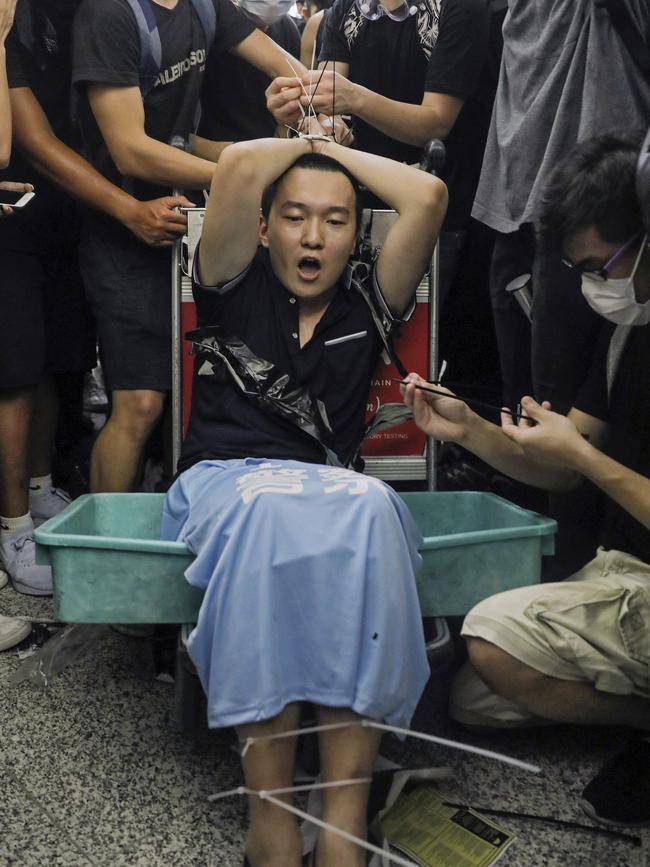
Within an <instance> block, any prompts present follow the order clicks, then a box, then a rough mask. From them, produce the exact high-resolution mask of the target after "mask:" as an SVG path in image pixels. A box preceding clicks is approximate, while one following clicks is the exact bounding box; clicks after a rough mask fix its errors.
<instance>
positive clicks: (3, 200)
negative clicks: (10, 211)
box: [0, 187, 36, 208]
mask: <svg viewBox="0 0 650 867" xmlns="http://www.w3.org/2000/svg"><path fill="white" fill-rule="evenodd" d="M35 195H36V193H34V192H29V193H25V192H23V190H3V189H2V187H0V205H8V206H9V207H11V208H24V207H25V205H28V204H29V203H30V202H31V200H32V199H33V198H34V196H35Z"/></svg>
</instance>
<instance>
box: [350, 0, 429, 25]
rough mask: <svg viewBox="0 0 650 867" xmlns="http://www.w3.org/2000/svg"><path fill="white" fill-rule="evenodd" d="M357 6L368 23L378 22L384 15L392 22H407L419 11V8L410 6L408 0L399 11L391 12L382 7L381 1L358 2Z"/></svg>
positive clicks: (361, 0)
mask: <svg viewBox="0 0 650 867" xmlns="http://www.w3.org/2000/svg"><path fill="white" fill-rule="evenodd" d="M356 4H357V8H358V10H359V12H360V13H361V14H362V15H363V17H364V18H366V19H367V20H368V21H377V20H378V19H379V18H381V17H382V15H387V16H388V17H389V18H390V19H391V20H392V21H405V20H406V19H407V18H408V17H409V15H415V14H416V12H417V11H418V7H417V6H413V5H410V4H409V3H408V2H407V0H404V2H403V3H402V5H401V6H398V8H397V9H390V10H389V9H386V7H385V6H382V5H381V3H380V2H379V0H356Z"/></svg>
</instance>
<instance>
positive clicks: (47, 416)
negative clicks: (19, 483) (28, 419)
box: [29, 379, 59, 476]
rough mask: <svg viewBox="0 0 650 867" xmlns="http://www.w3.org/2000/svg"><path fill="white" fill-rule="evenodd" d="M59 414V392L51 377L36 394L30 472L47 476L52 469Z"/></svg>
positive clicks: (30, 435) (30, 432) (30, 436)
mask: <svg viewBox="0 0 650 867" xmlns="http://www.w3.org/2000/svg"><path fill="white" fill-rule="evenodd" d="M58 415H59V394H58V392H57V390H56V385H55V384H54V381H53V380H51V379H45V380H43V381H42V382H41V383H39V385H38V387H37V388H36V393H35V395H34V409H33V410H32V418H33V424H32V425H31V426H30V430H29V473H30V475H31V476H47V475H48V474H49V473H50V471H51V469H52V448H53V446H54V437H55V436H56V423H57V419H58Z"/></svg>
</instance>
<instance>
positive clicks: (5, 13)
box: [0, 0, 16, 45]
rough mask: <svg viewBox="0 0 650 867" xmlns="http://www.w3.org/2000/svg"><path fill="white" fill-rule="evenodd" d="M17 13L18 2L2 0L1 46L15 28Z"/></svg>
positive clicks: (0, 0)
mask: <svg viewBox="0 0 650 867" xmlns="http://www.w3.org/2000/svg"><path fill="white" fill-rule="evenodd" d="M15 11H16V0H0V45H3V44H4V41H5V39H6V38H7V34H8V33H9V31H10V30H11V28H12V26H13V23H14V12H15Z"/></svg>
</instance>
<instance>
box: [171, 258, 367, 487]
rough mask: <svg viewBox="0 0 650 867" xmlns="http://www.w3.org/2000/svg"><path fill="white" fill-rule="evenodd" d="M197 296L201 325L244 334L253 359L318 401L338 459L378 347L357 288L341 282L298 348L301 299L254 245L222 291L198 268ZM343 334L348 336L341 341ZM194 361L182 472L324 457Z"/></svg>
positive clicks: (354, 431) (346, 451)
mask: <svg viewBox="0 0 650 867" xmlns="http://www.w3.org/2000/svg"><path fill="white" fill-rule="evenodd" d="M369 280H371V281H372V280H373V278H372V276H371V277H370V278H369ZM376 291H377V292H378V290H376ZM194 298H195V300H196V310H197V320H198V324H199V326H205V325H217V324H218V325H219V326H220V331H221V332H222V333H223V334H224V335H225V336H234V335H236V336H237V337H239V338H241V340H242V341H243V342H244V343H245V344H246V345H247V346H248V347H249V348H250V349H251V350H252V351H253V352H254V353H255V354H256V355H257V356H258V357H260V358H263V359H265V360H266V361H270V362H271V363H272V364H274V365H276V366H277V368H278V369H279V370H281V371H282V372H284V373H286V374H288V375H289V376H290V378H291V380H292V382H293V383H295V384H296V385H300V386H302V387H307V388H308V389H309V391H310V393H311V395H312V397H313V398H315V399H318V400H320V401H322V402H323V404H324V406H325V410H326V412H327V417H328V419H329V423H330V425H331V428H332V430H333V433H334V438H333V441H334V450H335V451H336V453H337V454H338V456H339V458H340V460H341V461H342V462H343V463H345V462H346V461H347V460H348V459H349V458H350V457H351V456H352V454H353V452H354V451H355V449H356V447H357V446H358V444H359V440H360V438H361V435H362V432H363V426H364V418H365V409H366V399H367V395H368V390H369V388H370V380H371V377H372V373H373V371H374V369H375V365H376V362H377V358H378V356H379V353H380V351H381V347H382V344H381V339H380V337H379V335H378V333H377V331H376V329H375V326H374V323H373V318H372V313H371V311H370V308H369V306H368V304H367V303H366V301H365V300H364V299H363V298H362V296H361V295H360V294H359V293H358V292H357V291H356V290H355V289H354V288H352V287H348V286H346V282H345V280H342V281H341V282H340V283H339V289H338V291H337V292H336V294H335V295H334V298H333V299H332V301H331V303H330V305H329V307H328V308H327V310H326V312H325V314H324V315H323V318H322V319H321V321H320V322H319V323H318V325H317V326H316V329H315V331H314V335H313V337H312V338H311V340H310V341H309V342H308V343H306V344H305V345H304V346H303V347H302V348H301V346H300V342H299V339H298V301H297V299H296V298H295V297H294V296H293V295H292V294H291V293H290V292H288V290H287V289H285V287H284V286H283V285H282V283H280V281H279V280H278V279H277V277H276V276H275V274H274V273H273V270H272V268H271V264H270V260H269V256H268V252H267V251H266V250H264V249H263V248H261V247H260V248H259V249H258V252H257V254H256V255H255V258H254V259H253V262H252V263H251V266H250V267H249V269H248V270H247V271H245V272H244V274H243V275H242V276H241V277H239V278H237V279H236V280H234V281H231V282H230V283H228V284H226V285H225V286H224V287H222V288H221V289H219V288H218V287H217V288H207V287H203V286H201V285H200V284H199V283H197V281H196V275H195V281H194ZM378 303H379V304H380V305H381V300H380V299H378ZM381 306H382V309H384V306H383V305H381ZM350 335H355V336H354V337H353V339H346V340H340V338H342V337H348V338H349V337H350ZM200 369H201V356H199V357H198V361H197V364H196V365H195V371H194V383H193V391H192V412H191V417H190V424H189V430H188V433H187V437H186V439H185V442H184V445H183V452H182V456H181V460H180V462H179V470H181V471H183V470H186V469H188V468H189V467H190V466H191V465H192V464H194V463H196V462H197V461H200V460H206V459H228V458H242V457H267V458H285V459H291V458H293V459H295V460H303V461H308V462H312V463H322V462H323V461H324V452H323V449H322V448H321V447H320V446H319V445H318V443H317V442H316V441H315V440H312V439H310V438H309V437H308V436H307V435H306V434H304V433H303V432H302V431H300V430H299V429H298V428H297V427H294V426H292V425H291V424H289V423H285V422H283V421H282V420H279V419H277V418H276V417H275V416H272V415H269V414H268V413H267V412H264V411H262V410H261V409H260V408H258V407H257V406H256V405H254V404H253V403H251V402H249V400H248V399H247V398H246V397H244V396H243V395H242V394H241V392H240V391H239V390H238V389H237V388H236V387H235V386H233V385H232V384H231V380H230V379H229V378H228V375H227V374H226V373H225V371H224V375H223V377H215V376H203V375H200V374H199V372H198V371H199V370H200Z"/></svg>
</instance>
